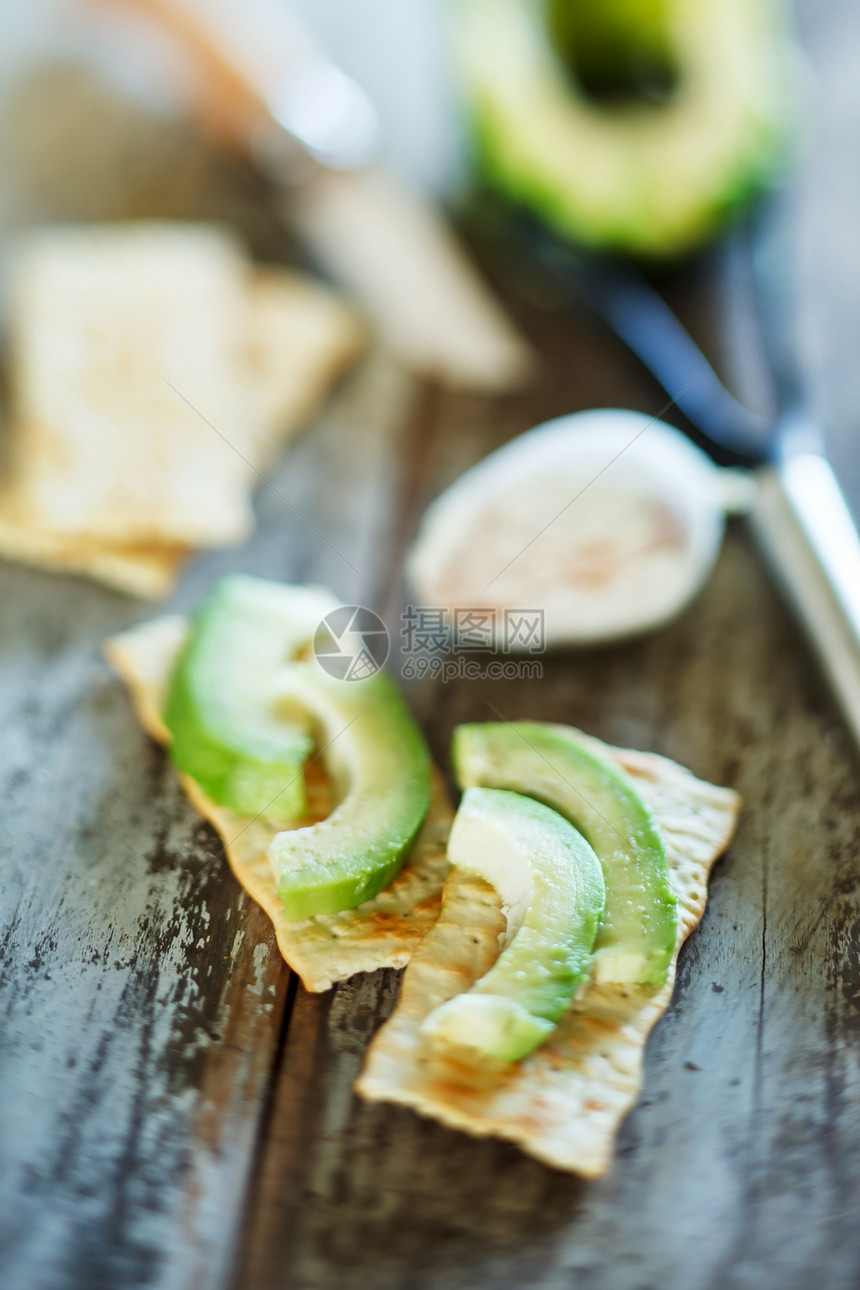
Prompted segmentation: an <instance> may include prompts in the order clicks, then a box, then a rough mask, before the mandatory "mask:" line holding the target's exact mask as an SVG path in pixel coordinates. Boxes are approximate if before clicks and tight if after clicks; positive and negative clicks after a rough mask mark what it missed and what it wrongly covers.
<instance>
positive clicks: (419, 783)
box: [269, 658, 431, 919]
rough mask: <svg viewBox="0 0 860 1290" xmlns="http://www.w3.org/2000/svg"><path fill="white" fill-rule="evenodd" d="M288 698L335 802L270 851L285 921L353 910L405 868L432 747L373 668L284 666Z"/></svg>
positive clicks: (425, 804)
mask: <svg viewBox="0 0 860 1290" xmlns="http://www.w3.org/2000/svg"><path fill="white" fill-rule="evenodd" d="M282 693H283V696H284V698H285V699H287V700H289V701H291V702H295V703H299V704H301V705H302V707H303V708H304V709H306V710H307V711H308V712H309V713H310V714H312V717H313V721H314V728H315V735H316V740H317V745H318V748H319V756H321V758H322V760H323V762H324V764H325V766H326V769H327V770H328V772H329V774H330V775H331V776H332V779H333V780H334V785H335V790H336V792H337V795H338V798H339V804H338V805H337V806H336V807H335V809H334V811H332V813H331V815H329V816H328V817H327V818H326V819H325V820H322V821H321V822H320V823H319V824H312V825H309V826H308V827H306V828H303V829H295V830H290V831H287V832H283V833H279V834H277V836H276V837H275V838H274V840H273V842H272V845H271V847H270V851H269V857H270V860H271V863H272V867H273V869H274V872H275V877H276V879H277V882H278V891H279V893H280V895H281V897H282V899H283V902H284V910H285V912H286V915H287V918H295V919H297V918H309V917H310V916H311V915H312V914H332V913H337V912H338V911H339V910H342V909H352V908H354V907H355V906H356V905H360V904H362V903H363V902H364V901H366V900H371V899H372V898H373V897H374V896H376V895H377V894H378V893H379V892H380V891H381V890H382V888H383V887H386V886H387V885H388V883H389V882H391V880H392V878H394V877H395V875H396V874H397V873H398V872H399V870H400V869H401V868H402V866H403V863H404V861H405V859H406V855H407V853H408V851H409V848H410V846H411V845H412V843H413V841H414V839H415V835H416V834H417V832H418V830H419V829H420V827H421V824H422V822H423V820H424V816H425V815H426V814H427V810H428V808H429V805H430V787H431V780H430V774H431V772H430V754H429V751H428V749H427V745H426V743H425V741H424V738H423V736H422V734H421V732H420V730H419V729H418V727H417V725H416V724H415V722H414V720H413V718H412V716H411V714H410V712H409V709H408V708H407V706H406V704H405V703H404V701H403V699H402V698H401V696H400V693H399V691H398V689H397V686H396V685H395V684H394V682H393V681H392V680H391V678H390V677H389V676H387V675H386V673H384V672H382V671H379V672H376V673H374V674H373V675H372V676H368V677H366V678H365V679H363V680H352V681H348V680H345V681H341V680H338V679H336V678H334V677H332V676H329V675H328V674H327V673H326V672H324V671H323V669H322V668H321V667H320V665H319V662H318V661H317V660H316V659H315V658H311V659H308V660H307V661H306V662H304V663H299V664H297V665H296V666H295V667H294V668H292V669H291V670H290V673H289V677H288V678H287V685H286V686H285V688H284V690H283V692H282Z"/></svg>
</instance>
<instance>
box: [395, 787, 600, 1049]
mask: <svg viewBox="0 0 860 1290" xmlns="http://www.w3.org/2000/svg"><path fill="white" fill-rule="evenodd" d="M448 858H449V859H450V861H451V863H452V864H453V865H455V866H457V867H459V868H461V869H466V870H469V871H470V872H472V873H476V874H478V875H479V877H481V878H484V879H485V880H486V881H487V882H489V883H490V884H491V885H492V886H493V887H495V888H496V890H497V891H498V892H499V894H500V896H501V897H502V901H503V903H504V906H505V907H506V908H507V911H508V934H507V944H506V946H505V948H503V950H502V952H501V954H500V955H499V958H498V959H497V960H496V962H495V963H494V965H493V966H492V967H491V968H490V970H489V972H487V973H486V974H485V975H484V976H483V977H481V979H480V980H479V981H477V982H476V983H475V984H474V985H473V986H472V988H471V989H470V990H467V991H466V992H465V993H463V994H459V995H455V996H454V998H453V999H449V1000H448V1001H447V1002H446V1003H443V1004H442V1005H441V1006H440V1007H438V1008H436V1009H434V1011H433V1012H431V1013H430V1014H429V1016H428V1017H427V1018H426V1019H425V1020H424V1022H423V1023H422V1027H421V1029H422V1032H423V1033H424V1034H425V1035H426V1036H427V1037H429V1038H430V1039H431V1040H432V1041H434V1042H437V1043H438V1042H442V1043H443V1044H445V1045H452V1046H453V1047H455V1048H457V1049H467V1050H469V1051H470V1053H471V1054H473V1055H476V1056H478V1057H489V1058H495V1059H497V1060H500V1061H518V1060H519V1059H520V1058H522V1057H525V1056H527V1054H528V1053H530V1052H531V1051H532V1050H533V1049H534V1048H537V1046H538V1045H539V1044H542V1043H543V1042H544V1040H546V1039H547V1038H548V1037H549V1035H550V1034H551V1033H552V1031H553V1030H554V1028H555V1025H556V1023H557V1021H558V1020H559V1018H560V1017H561V1016H562V1015H563V1014H564V1013H565V1012H566V1011H567V1009H568V1008H569V1007H570V1003H571V1000H572V999H573V997H574V995H575V994H576V992H577V990H578V989H579V987H580V986H581V985H582V983H583V982H584V981H585V980H586V978H587V976H588V973H589V969H590V967H591V961H592V959H591V950H592V947H593V945H594V939H595V936H596V935H597V929H598V926H599V924H600V915H601V913H602V912H603V906H604V899H605V890H604V881H603V873H602V870H601V867H600V862H599V860H598V859H597V856H596V855H595V854H594V852H593V850H592V849H591V847H590V846H589V845H588V843H587V842H586V841H585V839H584V838H583V836H582V835H581V834H580V833H579V832H577V830H576V829H575V828H574V827H573V826H572V825H571V824H569V823H568V821H567V820H566V819H564V817H563V816H561V815H559V814H558V813H557V812H556V811H553V810H550V808H549V807H547V806H544V805H542V804H541V803H540V802H536V801H535V800H534V799H533V798H530V797H523V796H521V795H520V794H519V793H511V792H506V791H504V790H502V789H494V788H469V789H467V790H466V792H465V794H464V795H463V800H462V802H461V803H460V809H459V810H458V812H457V815H456V817H455V819H454V825H453V828H452V831H451V836H450V839H449V842H448Z"/></svg>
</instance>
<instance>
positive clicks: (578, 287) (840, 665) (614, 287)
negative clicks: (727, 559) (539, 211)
mask: <svg viewBox="0 0 860 1290" xmlns="http://www.w3.org/2000/svg"><path fill="white" fill-rule="evenodd" d="M790 209H791V204H790V197H789V196H788V195H785V194H784V195H782V196H781V197H779V198H774V199H773V200H772V201H771V202H770V203H769V204H768V205H767V206H766V207H765V208H764V209H763V210H762V211H761V212H760V213H759V214H758V216H757V218H756V219H755V221H754V222H753V224H752V226H751V238H750V242H751V258H752V277H753V290H754V297H755V307H756V311H757V313H758V321H759V330H760V333H761V340H762V346H763V349H764V352H765V356H766V359H767V364H768V368H769V372H770V377H771V380H772V382H773V387H774V392H775V396H776V403H777V410H776V414H775V416H771V417H767V416H764V415H762V414H760V413H757V412H754V411H752V410H750V409H749V408H747V407H745V406H744V405H743V404H741V403H740V402H739V401H738V400H737V399H736V398H735V397H734V396H733V395H732V394H731V393H730V391H729V390H728V389H727V388H726V387H725V385H723V383H722V381H721V380H720V378H719V377H718V375H717V373H716V372H715V371H714V369H713V367H712V366H711V364H710V363H709V362H708V359H707V358H706V357H705V355H704V354H703V353H702V351H701V350H700V349H699V347H698V346H697V344H696V343H695V341H694V340H693V338H692V337H691V336H690V335H689V333H688V332H687V331H686V329H685V328H684V327H683V325H682V323H681V322H680V320H679V319H678V318H677V317H676V315H675V314H674V313H673V312H672V310H671V309H670V308H669V306H668V305H667V304H666V303H665V301H664V300H663V298H662V297H661V296H660V295H659V293H658V292H657V291H656V290H655V288H654V287H653V286H652V285H651V284H650V283H649V282H648V281H647V280H646V279H645V278H644V277H642V276H641V275H640V274H639V273H638V271H637V270H636V269H635V268H634V267H633V266H632V265H629V264H627V263H624V262H622V261H620V260H616V259H613V258H602V257H599V256H596V255H594V254H591V253H582V252H579V253H573V254H571V252H570V251H569V249H567V248H564V247H561V246H559V244H558V243H557V242H555V241H554V240H553V239H552V238H547V237H546V235H545V234H542V233H540V232H539V231H536V230H535V229H534V228H530V229H529V230H528V239H529V243H530V246H531V248H532V251H533V253H534V254H535V255H536V256H537V257H538V258H539V259H540V260H541V261H542V262H543V264H544V266H545V268H546V269H547V270H548V271H549V272H551V273H552V274H553V275H554V277H555V278H556V280H559V281H563V282H566V283H567V285H568V286H569V287H570V289H571V292H572V293H575V294H576V295H577V296H578V297H579V298H581V299H584V300H585V301H586V302H587V303H588V305H589V306H590V307H591V308H592V309H593V310H594V312H595V313H596V314H598V315H599V316H600V317H601V318H602V319H603V320H604V321H605V322H606V323H608V325H609V326H610V327H611V328H612V330H613V331H615V333H616V334H617V335H618V336H620V337H621V339H622V340H624V341H625V343H626V344H627V345H628V347H629V348H630V349H631V350H632V351H633V352H634V353H635V354H636V355H637V357H638V358H639V359H640V360H641V361H642V363H643V364H644V365H645V367H647V368H648V370H649V371H650V372H651V373H652V375H653V376H655V377H656V378H657V380H658V381H659V382H660V384H661V385H662V386H663V388H664V389H665V390H666V392H667V393H668V394H669V396H670V397H671V398H672V400H673V402H674V404H675V406H677V407H678V408H679V409H680V411H681V412H682V413H683V414H684V415H685V417H686V418H687V419H688V420H689V422H690V424H691V426H692V429H693V432H694V435H693V437H695V438H697V440H698V442H699V443H700V444H701V445H702V446H703V447H705V448H706V449H707V450H708V451H709V452H710V453H711V455H712V456H714V458H715V459H716V460H717V461H718V462H719V463H720V464H722V465H735V466H742V467H748V468H753V469H754V472H755V478H756V483H757V488H756V490H755V501H754V504H753V506H752V509H751V511H750V517H749V518H750V522H751V525H752V528H753V531H754V533H755V535H756V537H757V539H758V541H759V543H760V545H761V547H762V550H763V552H764V554H765V556H766V559H767V560H768V563H769V564H770V566H771V568H772V570H773V572H774V575H775V576H776V578H777V580H778V582H779V584H780V585H781V587H782V589H783V590H784V592H785V594H786V596H787V598H788V600H789V601H790V603H791V604H792V606H793V607H794V609H795V611H796V613H797V616H798V618H799V620H800V623H801V625H802V626H803V628H804V630H805V632H806V633H807V635H808V636H809V638H810V641H811V643H812V645H813V647H814V649H815V651H816V653H817V655H818V657H819V660H820V662H821V665H822V668H823V670H824V672H825V674H826V676H827V678H828V680H829V681H830V684H831V686H832V688H833V690H834V692H835V694H836V697H837V699H838V701H839V703H840V706H841V709H842V712H843V714H844V717H845V720H846V722H847V724H848V727H849V729H850V731H851V733H852V734H853V736H854V738H855V740H856V741H857V743H858V746H860V536H858V531H857V527H856V525H855V523H854V520H853V518H852V515H851V512H850V510H849V508H848V506H847V504H846V501H845V498H844V497H843V495H842V490H841V488H840V486H839V482H838V480H837V479H836V476H835V474H834V472H833V469H832V467H831V465H830V463H829V461H828V460H827V454H826V450H825V445H824V439H823V435H822V433H821V430H820V427H819V426H818V425H817V423H816V421H815V418H814V416H813V414H812V412H811V410H810V407H809V400H808V397H807V394H806V391H805V388H804V383H803V380H802V375H801V371H800V365H799V361H798V352H797V345H796V338H795V319H796V316H797V306H796V300H795V299H794V275H793V273H792V269H791V266H792V264H793V263H794V248H793V245H792V236H791V226H790Z"/></svg>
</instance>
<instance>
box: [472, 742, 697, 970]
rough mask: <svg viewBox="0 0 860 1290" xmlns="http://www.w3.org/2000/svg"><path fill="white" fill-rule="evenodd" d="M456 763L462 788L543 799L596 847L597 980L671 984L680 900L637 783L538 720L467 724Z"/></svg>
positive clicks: (595, 954)
mask: <svg viewBox="0 0 860 1290" xmlns="http://www.w3.org/2000/svg"><path fill="white" fill-rule="evenodd" d="M452 757H453V761H454V770H455V774H456V776H457V780H458V782H459V784H460V787H461V788H471V787H473V786H476V785H482V786H484V787H488V788H505V789H511V790H513V791H514V792H516V793H523V794H526V795H528V796H529V797H533V798H536V799H537V800H538V801H539V802H543V803H544V804H545V805H547V806H549V807H551V808H552V809H553V810H555V811H558V812H559V813H560V814H561V815H563V816H564V817H565V818H566V819H568V820H569V821H570V822H571V823H572V824H573V825H574V826H575V827H576V828H577V829H579V831H580V832H581V833H582V834H583V835H584V836H585V838H586V839H587V840H588V842H589V843H590V844H591V846H592V847H593V849H594V851H595V853H596V854H597V857H598V859H599V860H600V863H601V865H602V868H603V877H604V881H605V883H606V907H605V909H604V912H603V917H602V920H601V926H600V931H599V933H598V936H597V941H596V942H595V946H594V958H595V964H594V978H595V980H596V981H599V982H612V983H615V984H640V985H655V986H656V985H662V984H663V983H664V982H665V980H666V976H667V974H668V970H669V965H670V963H671V961H672V953H673V951H674V948H675V941H676V939H677V935H678V922H677V916H676V912H675V896H674V894H673V892H672V888H671V887H670V885H669V861H668V858H667V855H666V848H665V845H664V843H663V838H662V835H661V833H660V829H659V827H658V825H657V823H656V821H655V819H654V816H653V815H652V813H651V810H650V808H649V807H648V805H647V803H646V802H645V801H644V799H643V798H642V797H641V795H640V794H639V792H638V791H637V789H636V786H635V785H634V783H633V781H632V780H631V779H630V777H629V776H628V775H625V773H624V772H623V771H622V770H621V769H620V768H619V767H617V766H614V765H613V764H612V763H611V762H609V761H608V760H607V759H606V758H605V757H603V756H601V755H600V754H599V753H598V752H596V751H595V750H594V748H593V747H590V746H589V745H588V744H587V743H586V742H585V741H581V740H580V739H578V738H577V736H576V733H575V732H573V731H567V730H565V729H563V728H560V727H554V726H547V725H541V724H540V723H539V722H530V721H516V722H488V723H487V724H483V725H466V726H458V727H457V729H456V730H455V731H454V739H453V745H452Z"/></svg>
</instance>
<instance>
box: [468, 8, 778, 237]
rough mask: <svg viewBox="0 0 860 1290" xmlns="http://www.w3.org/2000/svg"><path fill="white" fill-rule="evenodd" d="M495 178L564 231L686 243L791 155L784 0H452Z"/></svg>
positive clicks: (477, 127)
mask: <svg viewBox="0 0 860 1290" xmlns="http://www.w3.org/2000/svg"><path fill="white" fill-rule="evenodd" d="M454 15H455V23H456V36H457V42H456V43H457V46H458V50H459V54H460V63H461V66H462V70H463V78H464V82H465V90H466V95H467V98H468V100H469V104H470V107H471V115H472V119H473V126H474V133H475V139H476V145H477V151H478V161H479V165H480V168H481V171H482V173H483V175H484V177H485V178H486V180H487V182H488V183H489V184H490V185H491V186H492V187H494V188H495V189H497V190H498V191H499V192H501V193H502V194H504V195H506V196H507V197H508V198H509V199H510V200H511V201H512V202H513V203H515V204H516V205H518V206H524V207H526V208H529V209H531V211H532V212H533V213H535V214H537V215H538V216H539V217H540V218H541V219H542V220H543V221H544V222H545V223H546V224H547V225H548V226H549V227H551V228H552V229H553V230H555V232H556V233H558V234H560V235H562V237H564V238H570V239H573V240H574V241H576V242H579V243H583V244H585V245H590V246H595V247H601V248H607V249H613V250H620V251H624V252H629V253H632V254H635V255H641V256H646V257H647V256H651V257H668V256H674V255H677V254H681V253H684V252H685V251H687V250H689V249H690V248H692V247H693V246H695V245H697V244H698V243H700V242H702V241H703V240H704V239H706V238H707V237H709V236H711V235H712V234H713V233H714V232H716V231H717V230H718V229H719V227H720V226H721V225H722V224H723V222H724V221H725V220H726V218H727V217H728V216H729V215H730V214H731V213H732V212H733V211H734V210H735V209H736V208H737V207H738V206H739V205H740V204H741V203H743V202H744V201H746V200H747V199H748V198H749V197H751V196H752V195H754V194H755V193H757V192H759V191H761V190H762V189H764V188H766V187H767V186H768V185H769V184H771V183H772V181H773V179H774V177H775V175H776V174H777V173H778V171H779V170H780V168H781V166H782V164H783V162H784V160H785V154H786V142H787V138H788V129H787V119H788V116H789V112H788V106H789V103H790V96H791V81H792V75H791V72H792V69H793V63H794V62H795V61H796V55H795V54H794V51H793V48H792V43H791V41H790V39H789V37H788V36H787V25H786V18H785V15H784V12H783V4H782V0H548V2H547V0H455V7H454Z"/></svg>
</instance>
